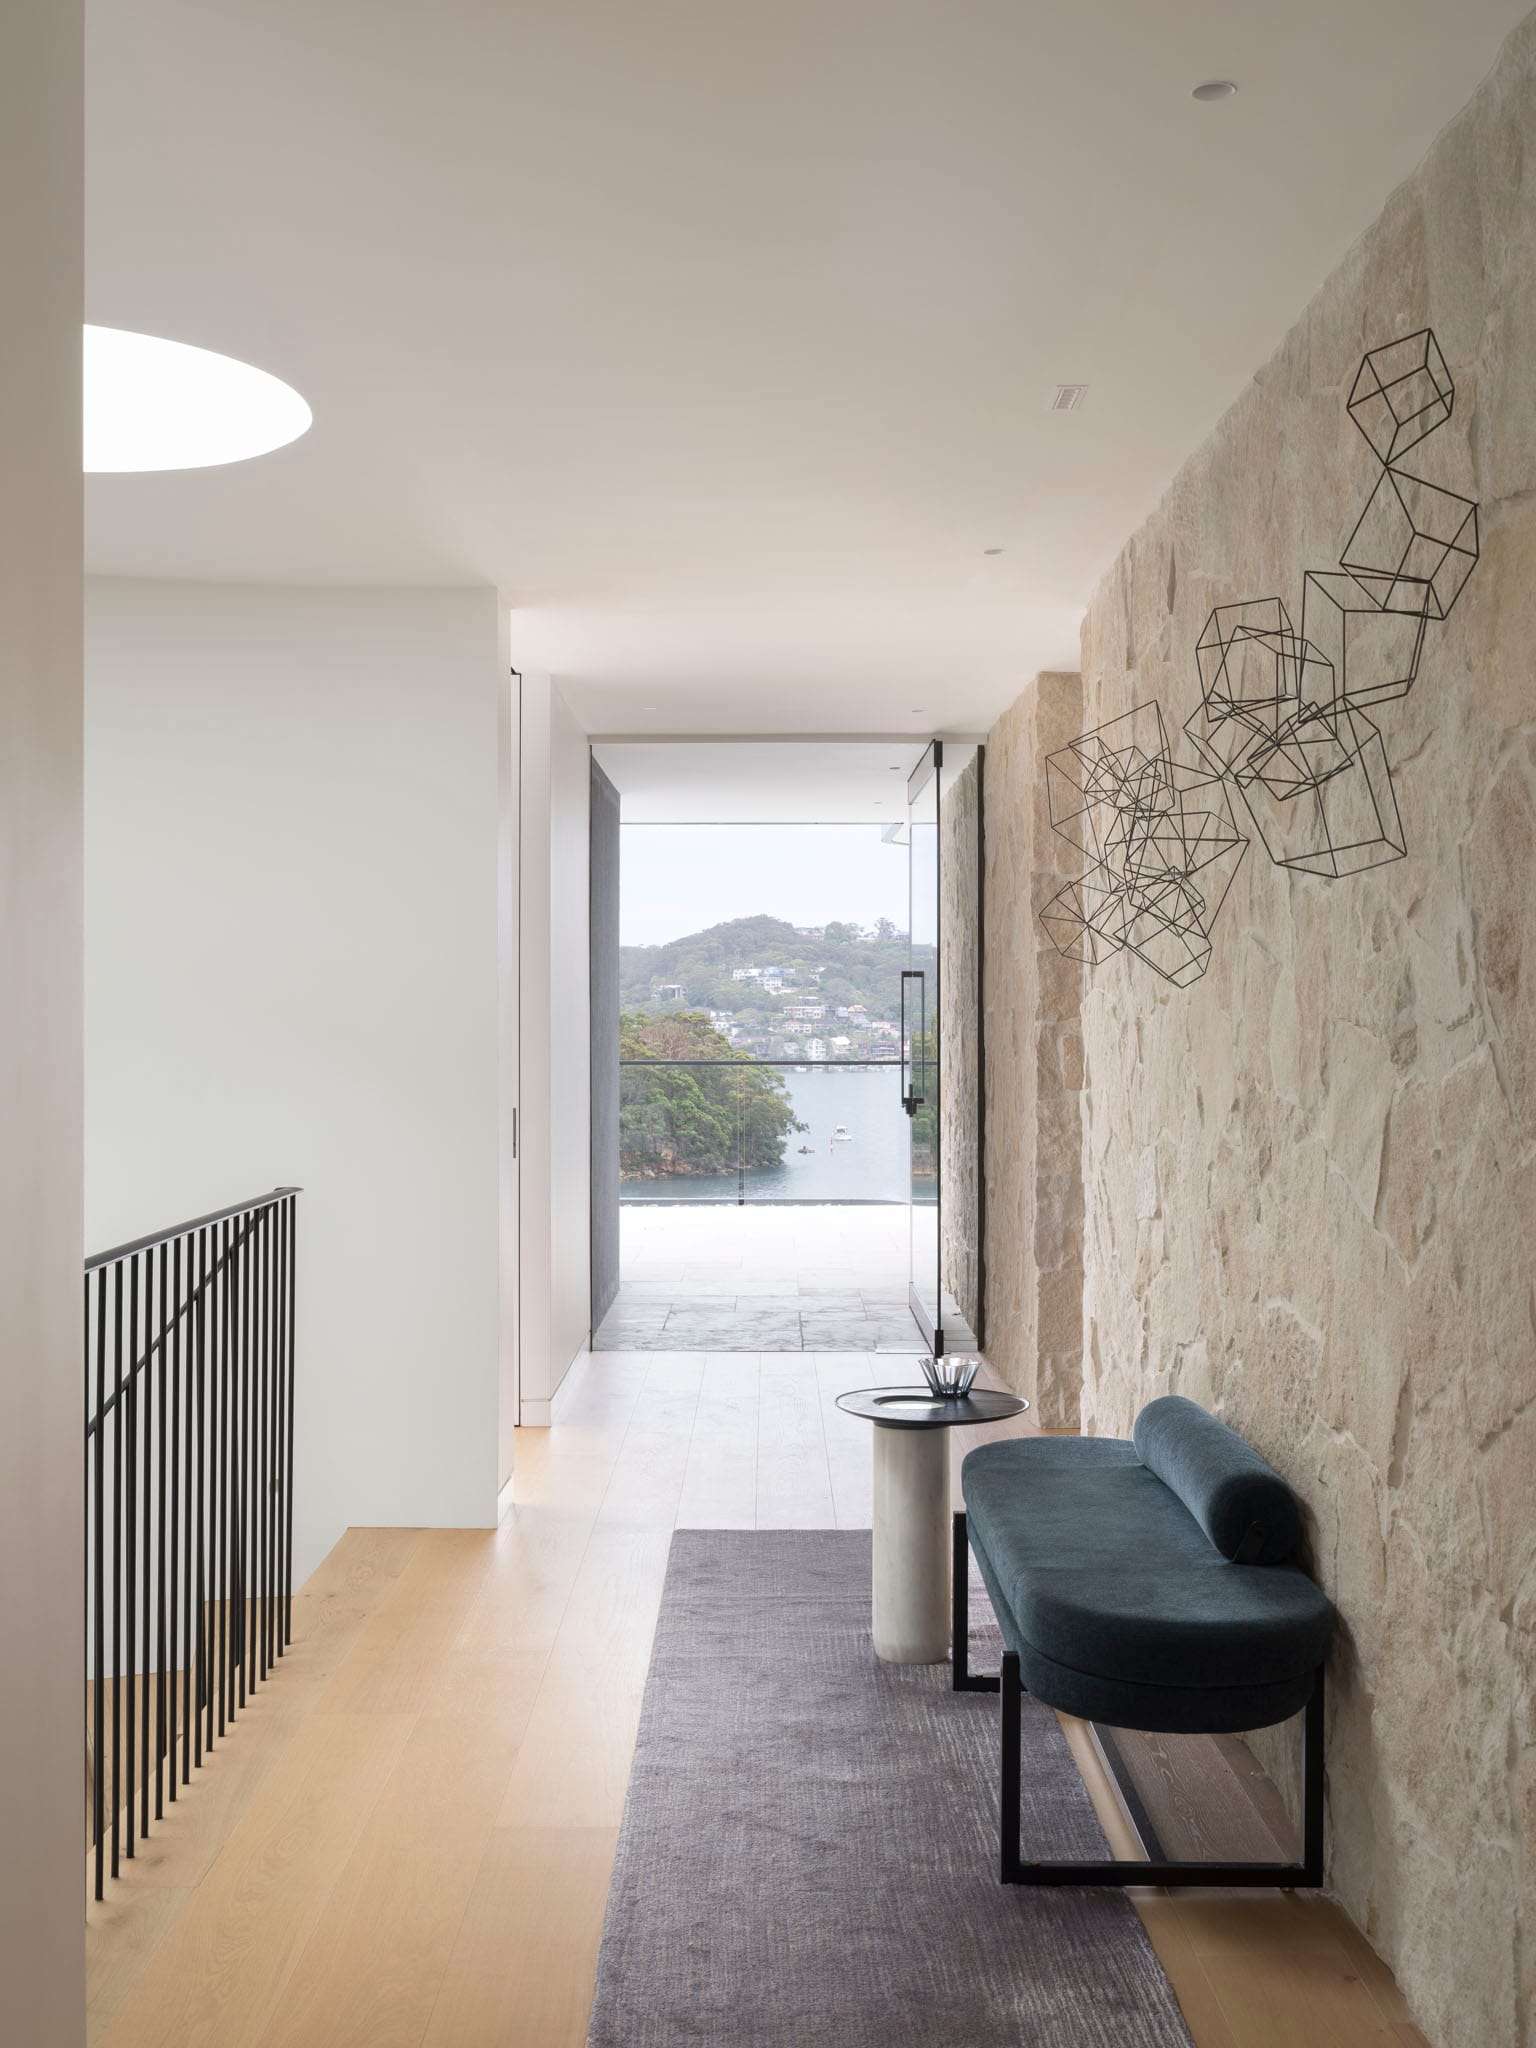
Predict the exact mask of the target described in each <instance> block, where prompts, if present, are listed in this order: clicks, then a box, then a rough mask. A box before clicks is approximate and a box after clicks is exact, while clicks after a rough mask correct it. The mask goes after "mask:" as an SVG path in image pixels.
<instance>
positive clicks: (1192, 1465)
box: [1132, 1394, 1301, 1564]
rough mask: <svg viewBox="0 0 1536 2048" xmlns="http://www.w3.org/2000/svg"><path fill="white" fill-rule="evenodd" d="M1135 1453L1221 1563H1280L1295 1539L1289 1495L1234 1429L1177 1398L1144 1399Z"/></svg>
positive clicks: (1297, 1531) (1295, 1514) (1296, 1521)
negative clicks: (1176, 1499)
mask: <svg viewBox="0 0 1536 2048" xmlns="http://www.w3.org/2000/svg"><path fill="white" fill-rule="evenodd" d="M1132 1438H1133V1441H1134V1443H1135V1447H1136V1455H1137V1457H1138V1458H1140V1460H1141V1462H1142V1464H1143V1465H1145V1466H1147V1468H1148V1469H1149V1470H1150V1471H1153V1472H1155V1473H1156V1474H1157V1476H1158V1478H1159V1479H1161V1480H1162V1482H1163V1484H1164V1486H1166V1487H1168V1488H1170V1490H1171V1491H1172V1492H1174V1493H1176V1494H1177V1495H1178V1497H1179V1499H1180V1500H1181V1501H1183V1503H1184V1505H1185V1507H1187V1508H1188V1509H1189V1512H1190V1513H1191V1514H1192V1515H1193V1516H1194V1518H1195V1520H1196V1521H1197V1522H1198V1523H1199V1524H1200V1526H1201V1528H1202V1529H1203V1530H1204V1531H1205V1533H1206V1535H1207V1536H1209V1537H1210V1539H1211V1541H1212V1542H1213V1543H1214V1544H1215V1546H1216V1548H1217V1549H1218V1550H1219V1551H1220V1552H1221V1554H1222V1556H1223V1557H1226V1558H1230V1559H1232V1560H1233V1561H1235V1562H1236V1563H1238V1564H1283V1563H1284V1562H1285V1560H1286V1559H1287V1558H1288V1557H1289V1556H1290V1555H1291V1553H1292V1552H1293V1551H1294V1550H1295V1548H1296V1545H1297V1543H1298V1542H1299V1541H1300V1539H1301V1513H1300V1510H1299V1509H1298V1508H1297V1506H1296V1496H1295V1494H1293V1493H1292V1492H1291V1489H1290V1488H1289V1487H1288V1486H1287V1485H1286V1483H1285V1481H1284V1480H1283V1479H1282V1478H1281V1477H1280V1474H1279V1473H1278V1472H1276V1471H1275V1469H1274V1467H1273V1466H1271V1465H1267V1464H1266V1463H1265V1462H1264V1460H1263V1459H1262V1458H1261V1457H1260V1456H1259V1454H1258V1452H1257V1451H1256V1450H1255V1449H1254V1448H1253V1446H1252V1444H1250V1443H1245V1442H1244V1441H1243V1439H1242V1438H1241V1437H1240V1436H1239V1435H1238V1434H1237V1432H1236V1430H1233V1429H1229V1428H1228V1427H1227V1425H1226V1424H1225V1423H1224V1422H1223V1421H1221V1420H1220V1418H1219V1417H1218V1416H1215V1415H1207V1413H1206V1412H1205V1410H1204V1409H1203V1408H1202V1407H1200V1406H1199V1405H1198V1404H1197V1403H1196V1402H1194V1401H1189V1400H1186V1399H1185V1397H1184V1396H1183V1395H1182V1394H1164V1395H1163V1396H1162V1397H1161V1398H1160V1399H1158V1400H1156V1401H1149V1402H1148V1403H1147V1405H1146V1407H1145V1408H1143V1409H1142V1411H1141V1413H1140V1414H1139V1415H1138V1416H1137V1418H1136V1427H1135V1429H1134V1430H1133V1432H1132Z"/></svg>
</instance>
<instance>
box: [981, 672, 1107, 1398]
mask: <svg viewBox="0 0 1536 2048" xmlns="http://www.w3.org/2000/svg"><path fill="white" fill-rule="evenodd" d="M1082 723H1083V685H1082V678H1081V677H1080V676H1077V675H1060V674H1046V675H1041V676H1037V677H1036V679H1035V681H1034V682H1033V683H1031V684H1030V686H1029V688H1028V689H1027V690H1026V691H1025V692H1024V694H1023V696H1022V697H1020V699H1019V701H1018V702H1017V703H1016V704H1015V705H1014V706H1013V708H1012V710H1011V711H1009V712H1008V713H1007V715H1006V716H1005V717H1004V718H1003V719H1002V720H1001V721H1000V722H999V723H998V725H997V726H996V727H995V728H994V730H993V731H992V732H991V733H990V734H989V735H988V738H987V751H986V760H985V764H984V771H983V789H984V795H985V806H984V811H985V827H986V830H985V842H986V861H985V883H984V892H985V905H986V948H985V953H986V958H985V964H984V972H983V988H984V1004H983V1007H984V1016H985V1024H986V1150H987V1210H986V1246H987V1283H986V1294H987V1300H986V1325H987V1340H986V1355H987V1358H988V1360H989V1362H990V1363H991V1365H992V1366H993V1367H994V1368H995V1369H996V1371H997V1372H998V1373H999V1374H1000V1375H1001V1377H1002V1378H1003V1379H1004V1380H1006V1381H1007V1383H1008V1385H1009V1386H1011V1387H1013V1388H1015V1389H1016V1390H1017V1391H1018V1392H1019V1393H1021V1394H1025V1395H1027V1396H1028V1398H1029V1399H1030V1400H1031V1401H1032V1402H1033V1403H1034V1419H1035V1420H1036V1421H1037V1422H1038V1423H1039V1424H1040V1426H1041V1427H1042V1428H1044V1429H1075V1428H1076V1427H1077V1424H1078V1395H1079V1390H1080V1387H1081V1383H1082V1333H1083V1180H1082V1115H1081V1094H1080V1090H1081V1088H1082V1079H1083V1046H1082V1036H1081V1031H1080V1026H1079V1014H1078V1013H1079V1006H1080V1001H1081V994H1082V987H1083V970H1082V968H1081V967H1079V966H1078V965H1077V963H1076V962H1075V961H1072V960H1066V959H1063V958H1062V956H1061V954H1059V953H1058V952H1057V951H1056V949H1055V947H1054V946H1053V945H1052V944H1051V942H1050V940H1049V939H1048V938H1047V936H1046V934H1045V931H1044V928H1043V927H1042V926H1041V924H1040V922H1039V920H1038V917H1037V915H1036V913H1037V912H1038V911H1039V909H1040V906H1041V905H1042V904H1043V903H1044V902H1045V900H1046V899H1047V897H1049V896H1051V895H1053V894H1054V893H1055V891H1056V890H1057V889H1059V888H1060V887H1061V884H1062V883H1063V882H1064V881H1065V880H1066V879H1067V878H1068V875H1069V873H1075V872H1076V866H1075V861H1076V857H1075V855H1074V854H1073V852H1072V849H1071V848H1070V847H1069V846H1068V845H1067V844H1066V842H1065V841H1064V840H1062V839H1060V838H1059V837H1058V836H1057V835H1056V834H1055V833H1054V832H1052V830H1051V828H1050V818H1049V815H1048V813H1047V810H1046V796H1045V772H1044V761H1045V756H1046V755H1047V754H1048V753H1050V752H1051V750H1052V749H1053V748H1055V747H1059V746H1061V745H1062V744H1063V743H1064V742H1065V741H1067V740H1069V739H1071V738H1072V736H1073V735H1074V734H1075V733H1077V732H1079V731H1080V730H1081V729H1082ZM1063 863H1065V865H1063Z"/></svg>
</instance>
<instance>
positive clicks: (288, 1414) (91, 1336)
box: [85, 1188, 300, 1899]
mask: <svg viewBox="0 0 1536 2048" xmlns="http://www.w3.org/2000/svg"><path fill="white" fill-rule="evenodd" d="M299 1192H300V1191H299V1190H298V1189H297V1188H275V1189H274V1190H273V1191H272V1193H271V1194H267V1195H258V1196H257V1197H255V1199H254V1200H252V1201H249V1202H240V1203H237V1204H236V1205H235V1206H234V1207H232V1208H228V1209H220V1210H217V1211H216V1212H215V1213H214V1214H213V1215H211V1216H199V1217H197V1218H196V1219H195V1220H194V1221H192V1222H190V1223H181V1224H177V1225H175V1226H174V1227H173V1228H172V1229H169V1230H162V1231H158V1232H156V1233H155V1234H154V1235H153V1236H151V1237H145V1238H139V1239H137V1240H136V1241H135V1242H134V1243H132V1244H125V1245H118V1246H117V1247H116V1248H115V1249H114V1250H112V1251H108V1252H100V1253H98V1254H97V1255H96V1257H94V1258H91V1259H87V1260H86V1262H85V1411H86V1424H85V1482H86V1485H85V1492H86V1551H85V1554H86V1612H85V1622H86V1670H87V1680H88V1683H87V1708H86V1785H87V1798H88V1804H89V1816H88V1821H89V1840H90V1846H91V1851H92V1854H93V1857H94V1863H95V1870H94V1879H95V1893H96V1897H97V1898H98V1899H100V1898H101V1897H102V1893H103V1886H104V1884H105V1880H106V1875H107V1872H108V1870H109V1869H110V1872H111V1875H112V1876H113V1877H116V1876H117V1875H118V1872H119V1868H120V1863H121V1859H123V1858H124V1857H131V1856H133V1855H134V1853H135V1844H136V1842H139V1841H142V1840H143V1839H144V1837H145V1836H147V1835H148V1833H149V1830H150V1825H151V1817H152V1815H153V1819H154V1820H156V1821H158V1820H161V1819H162V1818H163V1817H164V1813H165V1807H166V1802H167V1800H170V1801H174V1800H175V1799H176V1796H177V1792H178V1787H179V1786H184V1785H187V1784H188V1783H190V1780H191V1774H192V1772H193V1770H194V1769H196V1768H197V1767H198V1766H199V1765H201V1763H202V1761H203V1757H204V1755H205V1753H206V1752H208V1751H209V1750H211V1749H212V1748H213V1746H214V1744H215V1742H216V1741H217V1740H218V1739H219V1738H220V1737H221V1736H223V1735H224V1734H225V1732H226V1731H227V1730H228V1728H229V1726H230V1724H231V1723H232V1721H233V1720H234V1718H235V1716H236V1714H237V1713H238V1712H239V1711H240V1709H241V1708H243V1707H244V1706H245V1704H246V1701H247V1700H248V1698H249V1697H250V1695H251V1694H252V1693H253V1692H254V1691H255V1690H256V1688H257V1686H258V1685H260V1684H261V1683H262V1682H263V1681H264V1680H265V1679H266V1678H267V1677H268V1675H269V1673H270V1672H271V1670H272V1668H273V1666H274V1665H275V1663H276V1662H277V1660H278V1659H279V1658H280V1657H281V1656H282V1655H283V1654H284V1651H285V1650H286V1649H287V1647H288V1644H289V1641H290V1640H291V1637H292V1627H293V1397H294V1381H293V1349H294V1272H295V1253H296V1242H295V1226H296V1222H297V1206H296V1198H297V1196H298V1194H299Z"/></svg>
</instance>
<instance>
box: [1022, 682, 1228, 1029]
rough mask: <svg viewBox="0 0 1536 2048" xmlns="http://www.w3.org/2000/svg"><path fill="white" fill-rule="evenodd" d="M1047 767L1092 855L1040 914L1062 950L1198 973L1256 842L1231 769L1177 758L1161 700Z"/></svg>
mask: <svg viewBox="0 0 1536 2048" xmlns="http://www.w3.org/2000/svg"><path fill="white" fill-rule="evenodd" d="M1045 773H1046V794H1047V799H1048V802H1049V806H1050V817H1051V824H1052V827H1053V829H1054V830H1056V831H1057V832H1059V833H1060V834H1061V836H1062V837H1063V838H1064V839H1067V840H1069V841H1070V842H1071V844H1072V845H1074V846H1077V847H1078V848H1080V849H1081V851H1082V852H1083V853H1085V854H1086V855H1087V856H1088V865H1087V867H1086V868H1085V870H1084V872H1083V874H1082V876H1081V877H1080V878H1079V879H1078V880H1077V881H1075V882H1069V883H1067V885H1066V886H1065V887H1064V888H1062V889H1059V890H1057V892H1056V894H1055V895H1054V896H1053V897H1052V898H1051V899H1050V901H1049V902H1048V903H1047V904H1046V905H1045V907H1044V909H1043V910H1042V911H1041V913H1040V920H1041V922H1042V924H1044V926H1045V928H1046V930H1047V931H1048V932H1049V933H1050V936H1051V939H1052V941H1053V942H1054V944H1055V946H1056V948H1057V950H1058V951H1059V952H1062V953H1065V954H1066V955H1067V956H1068V957H1069V958H1070V959H1074V960H1083V961H1086V962H1087V963H1088V964H1089V965H1090V966H1097V965H1098V963H1099V961H1100V960H1103V959H1107V958H1108V957H1109V955H1110V954H1112V953H1118V952H1122V951H1124V952H1129V953H1133V954H1134V955H1135V956H1136V958H1137V959H1139V960H1141V961H1144V962H1145V964H1146V965H1147V966H1148V967H1150V968H1152V969H1153V970H1154V972H1156V973H1158V974H1160V975H1162V977H1163V979H1164V980H1165V981H1171V982H1172V983H1173V984H1174V985H1175V986H1176V987H1179V988H1183V987H1187V986H1188V984H1189V983H1190V982H1192V981H1198V980H1199V978H1200V976H1201V975H1202V974H1204V972H1205V970H1206V968H1207V967H1208V966H1209V965H1210V959H1211V932H1212V928H1213V926H1214V925H1215V922H1216V917H1217V914H1218V912H1219V911H1220V909H1221V906H1222V904H1223V903H1224V902H1225V901H1226V896H1227V891H1228V890H1229V889H1230V888H1231V886H1232V878H1233V876H1234V875H1235V874H1236V872H1237V869H1238V865H1239V863H1240V862H1241V860H1242V857H1243V854H1244V852H1245V850H1246V842H1245V841H1244V839H1243V837H1242V835H1241V834H1240V833H1239V831H1238V829H1237V825H1236V821H1235V819H1234V817H1233V814H1232V804H1231V798H1230V796H1229V794H1228V791H1227V788H1226V785H1225V782H1224V780H1223V778H1222V777H1221V776H1220V775H1219V774H1213V773H1211V772H1209V771H1207V770H1204V769H1197V768H1189V767H1186V766H1184V765H1183V764H1182V763H1181V762H1176V761H1175V760H1174V759H1173V755H1172V752H1171V750H1170V748H1169V745H1168V736H1167V732H1166V730H1165V728H1164V726H1163V714H1162V710H1161V708H1160V707H1159V706H1158V704H1157V703H1156V702H1155V701H1154V702H1150V703H1146V704H1139V705H1137V706H1136V707H1135V708H1134V709H1133V710H1131V711H1128V712H1126V713H1125V714H1124V715H1123V716H1122V717H1120V718H1115V719H1111V720H1110V721H1109V723H1108V724H1107V725H1102V726H1100V727H1098V728H1097V730H1095V731H1093V732H1088V733H1084V734H1082V735H1081V736H1080V737H1079V738H1078V739H1075V740H1073V741H1071V742H1070V744H1069V745H1067V746H1066V747H1063V748H1062V749H1060V751H1059V752H1057V753H1054V754H1048V755H1047V756H1046V763H1045Z"/></svg>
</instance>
